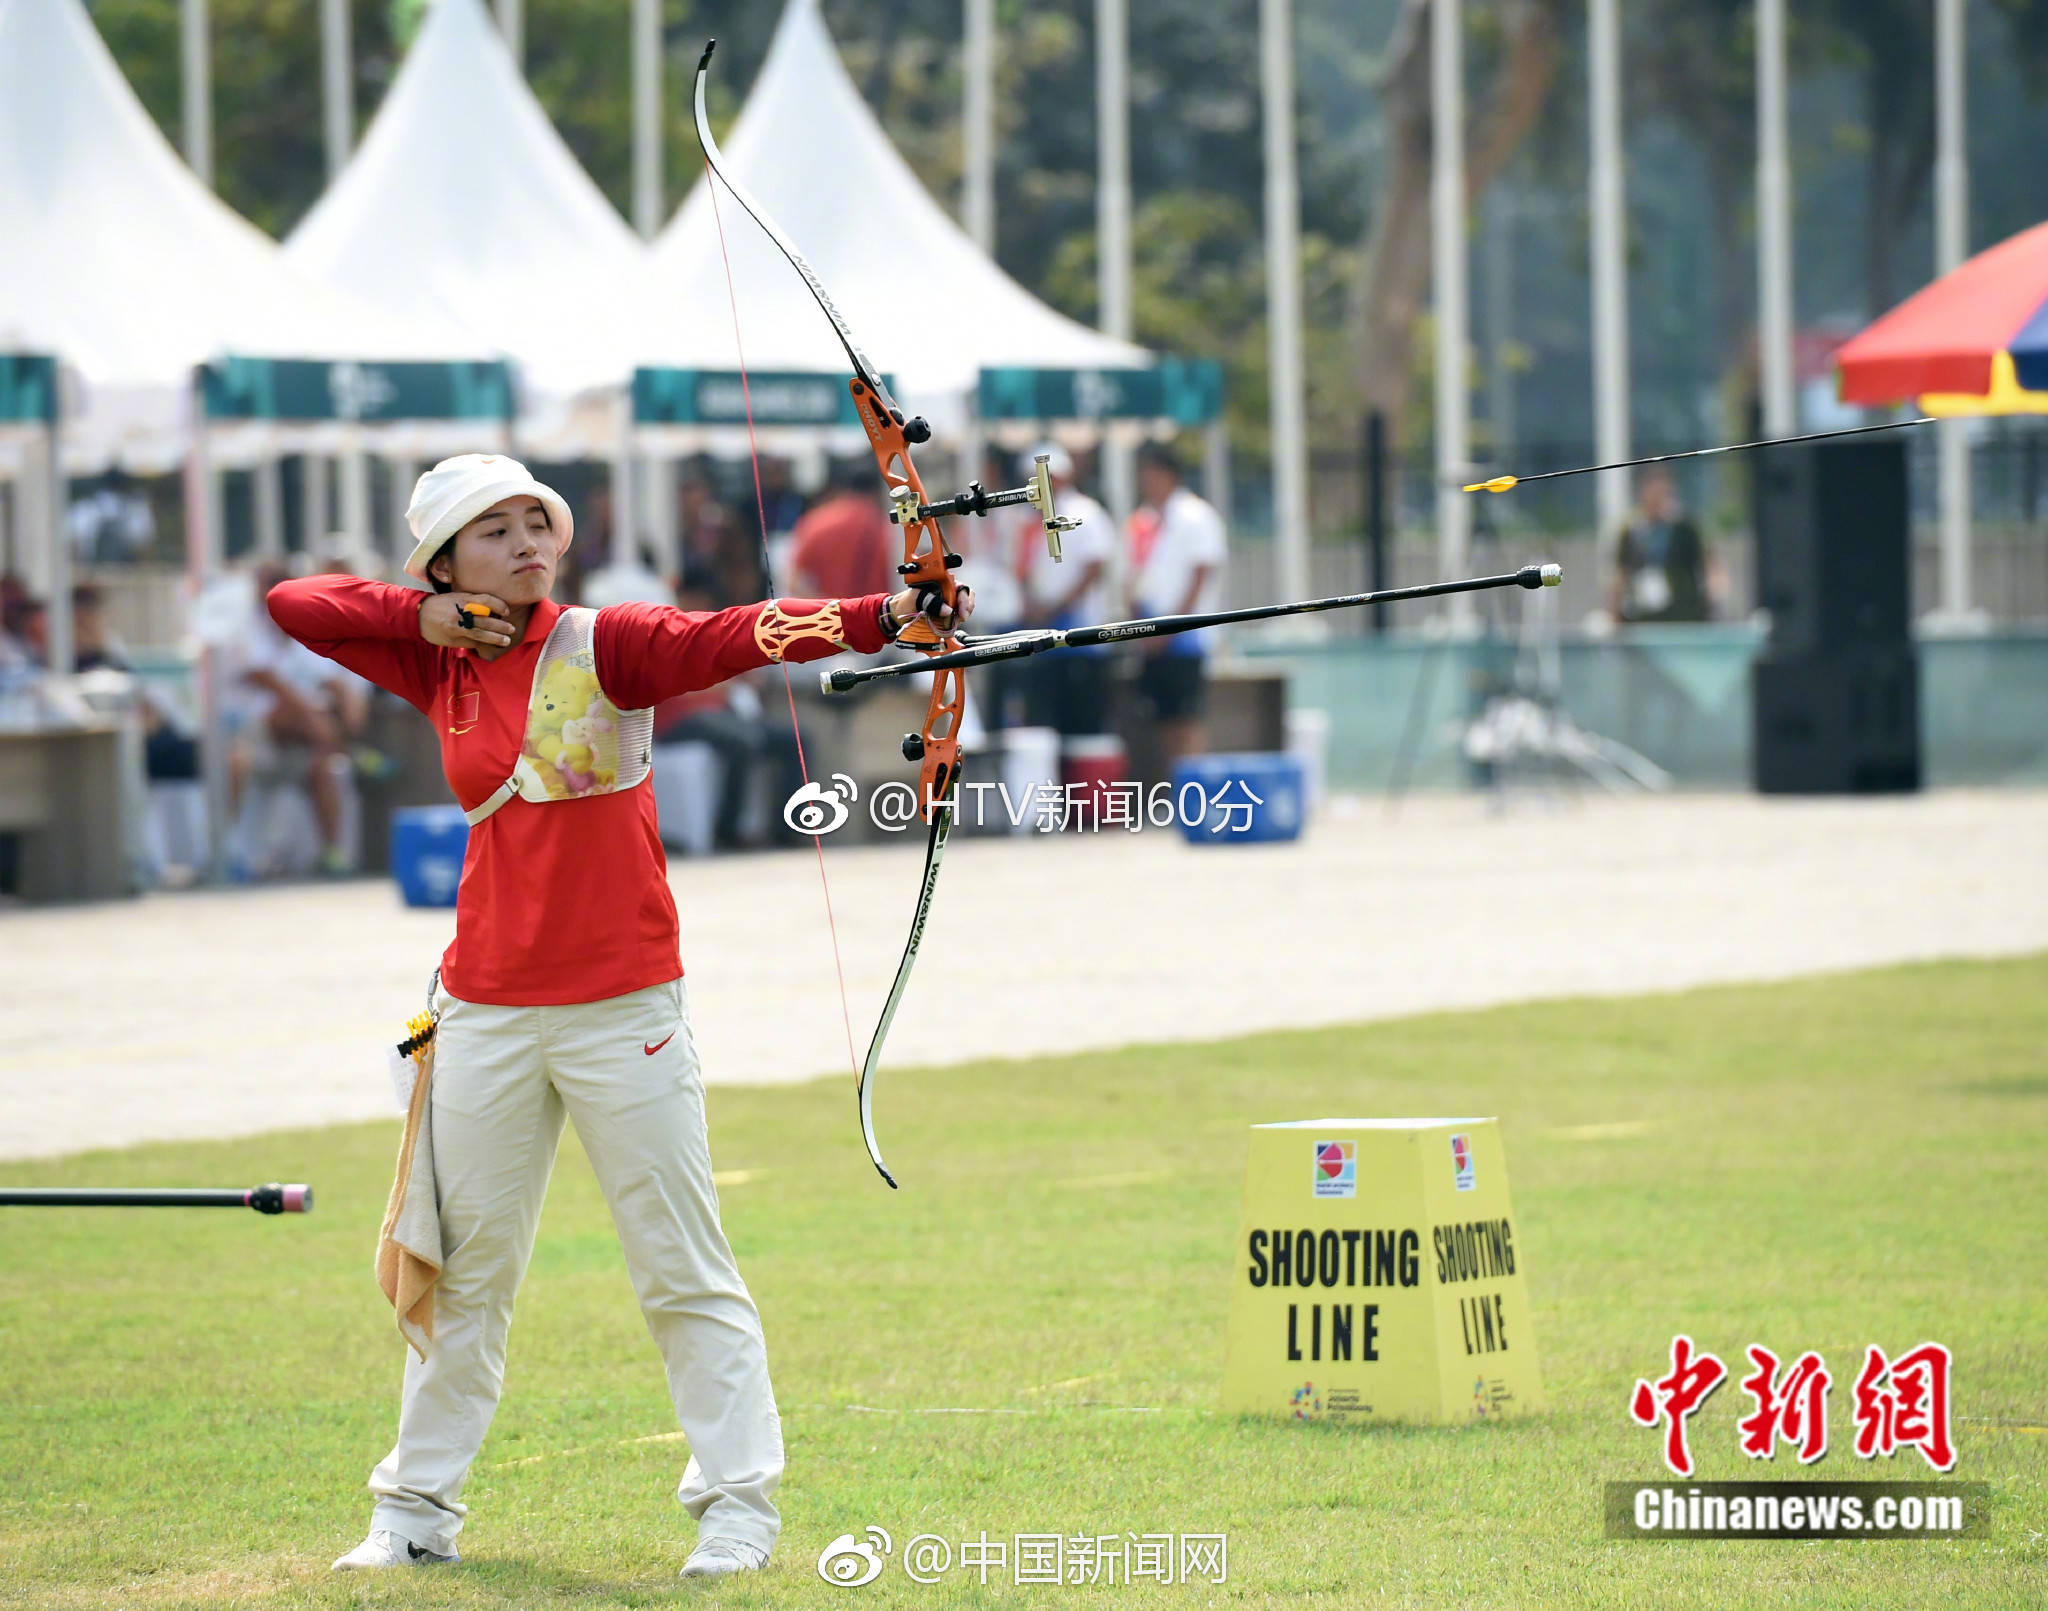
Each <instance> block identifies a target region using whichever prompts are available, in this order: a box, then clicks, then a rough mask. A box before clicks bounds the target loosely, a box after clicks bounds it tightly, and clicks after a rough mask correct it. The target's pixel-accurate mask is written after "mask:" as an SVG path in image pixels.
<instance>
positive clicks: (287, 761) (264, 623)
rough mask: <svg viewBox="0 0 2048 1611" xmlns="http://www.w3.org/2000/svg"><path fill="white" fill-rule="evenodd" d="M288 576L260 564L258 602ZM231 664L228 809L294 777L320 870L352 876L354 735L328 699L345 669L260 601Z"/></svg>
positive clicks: (226, 712) (226, 708)
mask: <svg viewBox="0 0 2048 1611" xmlns="http://www.w3.org/2000/svg"><path fill="white" fill-rule="evenodd" d="M286 575H287V573H286V572H285V571H284V570H283V568H282V567H279V566H277V565H274V564H265V565H260V566H258V568H257V571H256V575H255V589H254V593H253V598H254V599H255V600H261V599H263V598H264V597H265V596H266V595H267V594H268V592H269V590H270V589H271V588H272V587H274V586H276V585H277V584H278V583H279V582H282V581H283V580H284V579H285V577H286ZM226 661H227V674H226V678H225V682H226V690H225V693H224V696H223V699H222V707H223V709H222V715H223V718H224V720H225V722H226V725H227V729H228V746H229V747H228V801H229V809H230V810H231V811H238V810H239V809H240V808H241V801H242V795H243V793H244V792H245V791H246V790H247V788H248V786H249V782H250V780H251V779H252V778H253V777H256V776H258V775H262V774H276V775H282V776H285V777H289V778H290V779H291V780H292V781H293V782H295V783H298V784H300V785H301V786H303V787H304V789H305V790H306V793H307V795H308V796H309V797H310V798H311V800H312V804H313V816H314V820H315V822H316V823H317V824H318V826H319V830H320V846H321V848H320V864H319V866H320V871H321V873H322V874H324V875H327V876H339V875H341V874H343V873H346V872H348V871H349V869H350V865H351V862H352V858H351V857H350V856H349V855H348V853H347V851H346V850H345V849H344V848H343V847H342V844H341V781H342V769H343V768H344V767H345V766H346V764H347V759H346V758H347V755H348V734H347V731H346V729H345V727H344V725H343V723H342V721H341V720H340V719H339V718H338V717H337V715H336V712H335V708H334V700H333V699H332V698H330V693H331V688H330V685H331V684H332V683H334V682H335V681H336V680H337V679H336V673H337V672H338V671H340V669H341V668H339V667H337V666H335V665H333V664H332V663H330V662H329V661H326V660H324V659H322V658H321V657H320V656H319V655H316V654H314V653H313V651H312V650H310V649H308V648H306V647H304V646H303V645H302V644H298V643H295V642H293V641H292V640H291V639H290V638H288V637H286V636H285V635H284V633H283V632H281V631H280V630H278V628H277V626H276V624H275V623H274V622H273V621H272V620H271V618H270V615H269V612H268V611H266V610H264V609H262V608H261V606H260V604H259V605H257V606H256V607H255V609H254V612H253V615H252V618H251V622H250V627H249V630H248V631H247V632H246V633H245V634H244V635H243V636H242V637H241V638H240V639H239V640H238V641H237V642H236V643H235V645H234V647H233V648H232V649H231V650H230V651H229V653H228V654H227V656H226ZM342 675H344V676H345V675H347V674H346V673H342Z"/></svg>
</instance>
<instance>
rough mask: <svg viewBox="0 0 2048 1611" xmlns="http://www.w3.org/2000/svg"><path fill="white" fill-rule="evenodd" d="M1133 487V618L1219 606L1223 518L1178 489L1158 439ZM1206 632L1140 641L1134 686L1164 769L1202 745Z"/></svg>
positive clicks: (1174, 462)
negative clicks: (1147, 710)
mask: <svg viewBox="0 0 2048 1611" xmlns="http://www.w3.org/2000/svg"><path fill="white" fill-rule="evenodd" d="M1138 489H1139V492H1140V493H1141V494H1142V496H1143V497H1144V499H1145V506H1144V507H1143V508H1141V509H1139V510H1138V511H1137V513H1136V514H1134V515H1133V516H1132V517H1131V569H1132V573H1133V579H1132V583H1131V593H1132V604H1133V607H1134V608H1135V609H1136V611H1137V613H1138V614H1139V615H1191V614H1195V613H1197V612H1202V611H1208V610H1216V609H1221V608H1222V603H1223V565H1224V561H1225V560H1226V559H1227V558H1228V557H1229V549H1228V545H1227V543H1226V540H1225V538H1224V534H1223V517H1222V516H1221V515H1219V514H1218V513H1217V512H1216V511H1215V509H1213V508H1212V507H1210V505H1209V504H1207V503H1205V502H1204V501H1203V500H1202V499H1201V498H1199V497H1197V496H1196V495H1195V494H1194V493H1193V492H1192V491H1190V490H1189V489H1188V488H1187V487H1185V486H1183V485H1181V468H1180V460H1179V458H1178V457H1176V455H1175V454H1174V452H1173V449H1172V448H1170V447H1168V446H1167V445H1166V444H1164V443H1161V442H1148V443H1146V444H1145V446H1144V447H1143V448H1141V449H1139V451H1138ZM1208 636H1209V634H1208V633H1206V632H1184V633H1181V634H1179V635H1177V636H1175V637H1170V638H1147V639H1144V640H1142V641H1141V642H1140V644H1139V648H1140V650H1141V651H1142V652H1143V654H1144V655H1145V663H1144V666H1143V667H1142V669H1141V670H1140V672H1139V675H1138V688H1139V692H1141V693H1142V694H1143V695H1144V696H1145V698H1146V699H1147V700H1148V701H1149V702H1150V703H1151V706H1152V711H1153V714H1154V716H1155V717H1157V719H1158V722H1159V736H1160V745H1161V748H1162V750H1163V751H1164V761H1165V765H1166V766H1167V768H1168V769H1171V768H1172V766H1173V763H1174V762H1176V761H1178V760H1179V759H1180V758H1181V757H1182V756H1184V755H1192V754H1194V753H1195V752H1197V751H1198V750H1200V749H1201V747H1202V691H1203V684H1204V682H1205V681H1206V679H1207V674H1208V645H1207V643H1206V642H1205V641H1204V640H1205V639H1206V638H1207V637H1208Z"/></svg>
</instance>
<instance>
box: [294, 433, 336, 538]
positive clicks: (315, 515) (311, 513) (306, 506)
mask: <svg viewBox="0 0 2048 1611" xmlns="http://www.w3.org/2000/svg"><path fill="white" fill-rule="evenodd" d="M331 529H332V528H331V527H330V526H329V524H328V516H327V456H326V455H325V454H324V453H307V454H303V455H301V456H300V459H299V540H300V541H301V542H302V543H303V544H304V545H305V547H306V550H307V552H308V553H310V552H312V551H313V550H314V549H317V548H318V547H319V546H320V545H321V544H322V543H323V542H325V541H326V540H327V533H328V532H329V531H330V530H331Z"/></svg>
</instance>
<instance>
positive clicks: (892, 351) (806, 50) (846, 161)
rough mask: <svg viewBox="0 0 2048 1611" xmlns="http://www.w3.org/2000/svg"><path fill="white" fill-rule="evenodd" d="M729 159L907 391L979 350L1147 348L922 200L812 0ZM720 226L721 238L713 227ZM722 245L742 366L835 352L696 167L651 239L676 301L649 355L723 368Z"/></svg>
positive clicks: (738, 131) (750, 98)
mask: <svg viewBox="0 0 2048 1611" xmlns="http://www.w3.org/2000/svg"><path fill="white" fill-rule="evenodd" d="M719 148H720V150H721V152H722V153H723V155H724V158H725V165H726V167H727V168H728V169H729V170H730V171H731V172H732V174H733V175H734V177H735V178H737V179H738V180H739V181H740V183H742V184H743V185H745V186H746V187H747V189H748V190H749V191H751V192H752V193H753V195H754V197H755V198H756V199H757V200H758V201H759V202H760V203H761V205H762V206H763V207H764V208H766V209H767V212H768V216H769V217H771V218H772V219H774V220H775V222H776V223H777V224H778V225H779V226H780V227H781V228H782V230H783V232H784V233H785V234H786V235H788V236H789V238H790V239H791V240H792V241H794V242H795V243H796V245H797V248H798V249H799V250H800V251H801V252H802V253H803V254H804V256H805V257H806V258H807V259H809V261H810V263H811V265H812V266H813V267H814V268H816V270H817V271H818V277H819V278H820V279H821V280H822V281H823V282H824V284H825V288H826V290H828V291H829V292H831V294H832V299H833V301H834V302H836V303H837V304H838V305H839V308H840V311H841V312H842V313H843V314H844V315H845V317H846V320H847V322H848V323H849V324H850V325H851V326H852V328H853V332H854V335H855V337H856V338H857V339H858V340H859V341H860V343H861V345H862V347H863V348H864V349H865V351H866V352H867V354H868V356H869V357H870V358H872V359H873V360H874V362H875V365H876V367H877V368H878V369H880V370H881V371H882V372H883V373H885V374H892V375H894V376H895V377H896V378H897V382H898V387H899V389H900V390H901V391H902V392H903V393H904V394H905V396H906V397H918V398H940V397H952V398H957V397H959V396H961V395H963V394H965V393H967V392H970V391H972V390H973V388H974V386H975V382H976V376H977V372H978V371H979V370H980V369H981V368H982V367H983V366H984V365H1000V364H1029V365H1042V366H1045V367H1049V368H1076V369H1128V368H1133V367H1140V366H1144V365H1149V364H1150V363H1151V362H1152V355H1151V354H1150V353H1148V352H1146V351H1145V349H1144V348H1142V347H1138V346H1134V345H1132V344H1131V343H1130V342H1127V341H1118V340H1116V339H1115V338H1114V337H1111V336H1105V335H1103V334H1102V333H1101V332H1100V331H1098V330H1091V329H1090V328H1089V327H1088V326H1086V325H1084V324H1081V323H1080V322H1078V321H1077V320H1074V319H1069V318H1068V317H1067V316H1066V315H1065V314H1063V313H1058V312H1056V311H1054V310H1053V309H1052V308H1050V307H1048V306H1046V304H1045V303H1043V302H1041V301H1039V300H1038V298H1037V297H1035V296H1033V295H1032V294H1031V293H1030V292H1029V291H1027V290H1025V289H1024V287H1023V286H1021V285H1019V284H1018V283H1017V282H1016V281H1015V280H1013V279H1011V278H1010V277H1009V275H1007V274H1005V273H1004V272H1003V271H1002V270H1001V269H1000V268H998V267H997V266H996V264H995V263H994V262H993V261H992V260H991V259H990V258H989V257H988V255H987V254H986V253H984V252H983V251H982V250H981V248H980V247H979V246H977V245H975V243H974V242H973V240H972V239H970V238H969V236H968V235H967V233H966V232H965V231H964V230H962V229H961V228H960V226H959V225H957V224H956V223H954V222H953V220H952V219H951V218H950V217H949V216H947V214H946V211H945V209H944V208H942V207H940V206H939V204H938V203H937V202H935V201H933V200H932V198H931V196H930V195H928V194H927V193H926V191H925V189H924V186H923V185H921V184H920V183H919V182H918V179H917V175H916V174H914V173H912V172H911V170H910V165H909V164H908V163H906V162H905V161H904V160H903V158H902V157H901V156H899V155H898V154H897V151H896V148H895V147H894V146H893V145H891V144H890V143H889V137H888V135H886V134H885V133H883V132H882V126H881V124H880V123H878V122H877V121H876V120H875V116H874V114H873V113H872V112H870V111H869V110H868V106H867V102H865V101H864V100H862V99H861V95H860V91H859V90H858V89H857V88H856V87H855V86H854V82H853V80H852V79H851V78H850V77H849V76H848V75H847V72H846V68H845V66H844V65H843V64H842V63H841V62H840V59H839V51H838V49H837V48H836V47H835V46H834V45H833V43H832V36H831V34H830V33H829V32H828V31H827V29H826V27H825V20H824V18H823V16H821V15H820V13H819V10H818V4H817V0H788V4H787V5H786V6H785V8H784V10H783V13H782V21H781V23H780V24H779V25H778V26H777V28H776V31H775V40H774V43H773V44H772V45H771V46H770V48H769V51H768V59H767V61H766V62H765V63H763V65H762V68H761V72H760V76H759V77H758V78H757V79H756V80H755V82H754V86H753V88H752V89H751V90H750V91H749V92H748V95H747V102H746V107H745V109H744V110H743V111H742V112H741V114H740V118H739V121H738V123H736V124H735V125H734V127H733V130H732V134H731V137H730V138H729V139H727V140H722V141H721V142H720V143H719ZM721 223H722V224H723V226H724V248H725V250H724V251H722V250H721V247H720V239H719V233H720V232H719V226H720V224H721ZM725 251H729V252H730V254H731V259H732V283H733V285H734V286H735V287H736V288H737V297H738V302H739V320H740V331H741V334H742V335H743V336H744V338H745V341H746V359H747V367H748V368H750V369H762V370H771V369H813V370H815V369H830V370H840V369H843V368H844V367H845V361H846V360H845V354H844V353H843V352H841V350H840V348H839V343H838V341H837V339H836V338H835V337H834V336H833V334H832V327H831V325H830V324H829V323H827V321H826V319H825V316H824V314H823V313H821V312H820V311H819V309H818V307H817V305H816V303H814V302H813V301H812V300H811V295H810V292H809V291H808V290H806V289H805V287H804V284H803V281H802V280H801V279H800V278H799V277H798V275H797V273H796V271H795V270H794V269H792V268H791V267H790V266H789V264H788V263H787V262H785V261H784V260H783V258H782V255H781V253H779V252H778V251H776V249H775V247H774V245H773V243H772V242H770V241H769V240H768V238H767V236H766V235H764V234H763V233H762V232H761V231H760V230H759V229H758V228H756V227H755V225H754V223H753V221H752V220H751V219H749V218H748V217H747V216H746V214H745V212H744V211H742V210H741V208H740V207H739V206H738V204H737V203H735V202H734V201H733V200H732V198H731V197H729V196H723V195H721V196H720V197H719V199H718V211H717V214H716V216H714V214H713V211H712V204H711V197H710V195H709V194H708V192H707V191H706V189H705V186H704V185H703V183H701V182H700V183H699V184H698V185H697V187H696V188H695V189H694V190H693V191H692V192H691V193H690V197H689V199H688V200H687V201H686V202H685V203H684V204H683V207H682V209H681V211H680V212H678V213H677V215H676V217H675V218H674V219H673V220H672V221H671V222H670V224H669V226H668V228H667V229H665V230H664V231H663V232H662V234H661V236H660V238H659V239H658V240H656V241H655V243H654V268H655V279H656V283H657V284H658V285H659V286H660V288H661V291H662V293H663V294H664V296H665V297H667V298H669V299H670V300H671V301H672V302H673V303H674V304H675V305H677V306H680V307H683V308H687V309H689V310H690V312H691V315H692V318H691V322H690V326H689V329H688V331H687V334H686V335H685V336H684V337H683V339H680V340H677V339H674V338H673V337H670V336H668V335H667V334H666V332H664V334H663V336H662V337H661V338H660V339H661V340H662V341H664V342H665V343H666V347H667V350H664V351H660V352H658V353H656V354H654V355H652V361H659V362H661V363H664V364H669V365H673V366H675V367H677V368H685V369H718V368H731V367H732V366H733V364H734V363H735V360H736V355H735V350H734V336H733V321H732V316H731V314H730V313H729V312H728V311H727V310H728V307H729V303H728V300H727V299H728V291H727V286H726V270H725V261H724V257H725Z"/></svg>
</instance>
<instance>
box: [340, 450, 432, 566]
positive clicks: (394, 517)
mask: <svg viewBox="0 0 2048 1611" xmlns="http://www.w3.org/2000/svg"><path fill="white" fill-rule="evenodd" d="M385 462H386V463H387V464H388V465H390V467H391V530H392V533H393V535H395V536H396V537H397V539H398V546H397V548H396V549H395V550H393V552H395V553H396V554H397V555H398V557H399V559H400V560H403V559H404V557H405V556H406V555H407V554H408V553H410V552H411V551H412V532H411V530H410V529H409V528H408V527H407V526H406V523H405V512H406V510H407V509H409V508H411V507H412V485H413V482H414V481H415V480H417V479H418V477H419V469H418V467H417V466H416V465H415V464H414V463H413V461H412V460H411V459H409V458H392V459H387V460H386V461H385ZM369 558H370V556H369V555H367V554H351V555H349V563H350V564H351V565H354V564H359V563H362V562H363V561H365V560H368V559H369ZM374 568H375V569H378V570H382V569H383V568H384V567H383V566H381V565H377V566H374Z"/></svg>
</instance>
